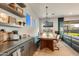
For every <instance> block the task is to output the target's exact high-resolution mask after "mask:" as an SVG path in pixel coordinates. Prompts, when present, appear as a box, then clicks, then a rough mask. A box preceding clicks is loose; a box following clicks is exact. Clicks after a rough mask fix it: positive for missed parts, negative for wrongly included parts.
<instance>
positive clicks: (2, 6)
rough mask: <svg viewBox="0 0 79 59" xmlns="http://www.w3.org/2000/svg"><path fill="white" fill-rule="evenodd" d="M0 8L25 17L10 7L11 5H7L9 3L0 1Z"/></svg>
mask: <svg viewBox="0 0 79 59" xmlns="http://www.w3.org/2000/svg"><path fill="white" fill-rule="evenodd" d="M0 8H2V9H4V10H6V11H9V12H11V13H13V14H15V15H17V16H19V17H25V16H24V15H21V14H19V13H18V12H17V11H16V10H14V9H12V8H11V7H9V5H8V4H7V3H0Z"/></svg>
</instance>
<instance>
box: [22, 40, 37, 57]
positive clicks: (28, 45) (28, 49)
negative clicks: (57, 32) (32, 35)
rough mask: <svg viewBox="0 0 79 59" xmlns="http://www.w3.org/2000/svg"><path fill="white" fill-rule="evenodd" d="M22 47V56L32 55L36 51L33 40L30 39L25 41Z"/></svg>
mask: <svg viewBox="0 0 79 59" xmlns="http://www.w3.org/2000/svg"><path fill="white" fill-rule="evenodd" d="M23 48H24V49H23ZM22 49H23V51H22V52H21V54H22V56H32V55H33V54H34V52H35V51H36V46H35V44H34V40H33V39H30V40H29V41H27V42H25V43H24V46H23V47H22ZM22 49H21V50H22Z"/></svg>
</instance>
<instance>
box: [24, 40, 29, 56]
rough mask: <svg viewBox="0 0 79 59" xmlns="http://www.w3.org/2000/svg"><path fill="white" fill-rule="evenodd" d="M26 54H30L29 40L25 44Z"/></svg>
mask: <svg viewBox="0 0 79 59" xmlns="http://www.w3.org/2000/svg"><path fill="white" fill-rule="evenodd" d="M24 54H25V55H24V56H29V42H28V41H27V42H26V43H25V45H24Z"/></svg>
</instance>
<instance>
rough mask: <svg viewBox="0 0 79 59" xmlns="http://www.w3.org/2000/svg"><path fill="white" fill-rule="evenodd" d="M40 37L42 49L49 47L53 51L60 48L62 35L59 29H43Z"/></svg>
mask: <svg viewBox="0 0 79 59" xmlns="http://www.w3.org/2000/svg"><path fill="white" fill-rule="evenodd" d="M39 39H40V49H44V48H48V49H50V50H52V51H54V50H59V47H58V43H59V41H60V35H59V32H58V31H54V30H48V31H43V33H41V35H40V37H39Z"/></svg>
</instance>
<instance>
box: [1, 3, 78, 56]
mask: <svg viewBox="0 0 79 59" xmlns="http://www.w3.org/2000/svg"><path fill="white" fill-rule="evenodd" d="M67 5H68V6H69V7H71V6H75V5H74V4H73V5H72V4H57V3H56V4H53V3H52V4H44V3H38V4H36V3H34V4H31V3H0V56H39V55H41V56H43V55H45V56H46V55H49V56H51V55H53V54H55V55H56V56H57V55H61V56H62V55H66V56H67V55H68V56H70V55H79V54H78V53H77V52H76V51H75V50H73V49H71V47H69V46H68V45H67V44H66V43H64V40H66V39H64V36H63V35H64V27H63V26H64V20H65V19H66V18H65V17H64V16H63V15H62V14H61V15H59V14H56V13H59V12H60V13H61V10H64V11H65V13H67V11H66V10H65V9H64V8H68V6H67ZM64 6H65V7H64ZM39 7H40V8H39ZM58 7H60V8H59V9H60V10H59V11H58ZM38 8H39V9H38ZM36 9H38V10H36ZM41 9H42V10H41ZM54 9H55V10H54ZM52 10H53V11H54V12H56V13H54V12H53V13H51V12H52ZM38 11H39V13H38V14H37V13H36V12H38ZM57 11H58V12H57ZM70 11H71V10H70ZM62 13H64V12H62ZM50 14H51V15H50ZM65 16H70V15H65ZM72 17H73V16H72ZM57 44H58V45H57ZM59 45H60V46H59ZM66 46H67V47H66ZM54 47H55V48H56V49H54ZM68 47H69V48H68ZM44 48H48V49H46V50H43V49H44ZM64 50H66V51H68V53H66V52H65V51H64ZM50 51H51V52H50ZM61 51H62V53H61ZM73 51H75V52H73ZM55 52H58V53H57V54H56V53H55ZM53 56H54V55H53Z"/></svg>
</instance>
